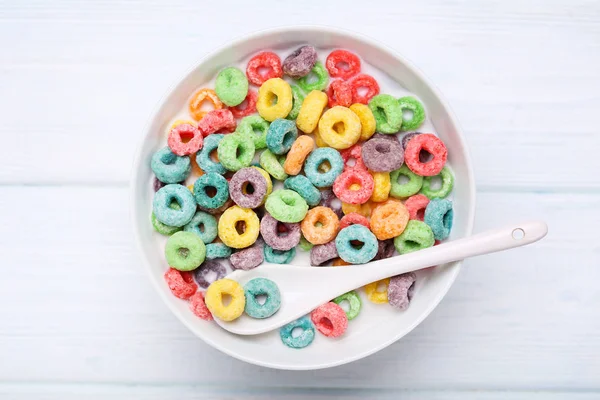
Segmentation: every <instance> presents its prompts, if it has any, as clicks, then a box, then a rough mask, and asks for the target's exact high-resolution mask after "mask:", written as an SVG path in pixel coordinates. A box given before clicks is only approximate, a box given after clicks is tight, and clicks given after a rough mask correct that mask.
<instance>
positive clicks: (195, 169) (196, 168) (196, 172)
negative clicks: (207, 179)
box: [190, 153, 204, 176]
mask: <svg viewBox="0 0 600 400" xmlns="http://www.w3.org/2000/svg"><path fill="white" fill-rule="evenodd" d="M196 154H198V153H192V154H190V163H191V164H192V173H193V174H194V175H197V176H202V175H204V171H202V169H200V167H199V166H198V163H197V162H196Z"/></svg>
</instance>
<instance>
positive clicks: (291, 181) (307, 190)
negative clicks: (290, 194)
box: [283, 175, 321, 206]
mask: <svg viewBox="0 0 600 400" xmlns="http://www.w3.org/2000/svg"><path fill="white" fill-rule="evenodd" d="M283 187H284V188H286V189H290V190H293V191H294V192H296V193H298V194H299V195H300V196H302V198H303V199H304V200H306V204H308V205H309V206H316V205H317V204H319V202H320V201H321V192H320V191H319V189H317V188H316V187H314V185H313V184H312V183H311V182H310V181H309V180H308V178H307V177H306V176H304V175H296V176H292V177H291V178H287V179H286V180H285V181H284V182H283Z"/></svg>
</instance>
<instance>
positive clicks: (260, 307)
mask: <svg viewBox="0 0 600 400" xmlns="http://www.w3.org/2000/svg"><path fill="white" fill-rule="evenodd" d="M244 293H245V295H246V307H245V309H244V311H245V312H246V314H248V316H249V317H252V318H268V317H270V316H271V315H273V314H275V313H276V312H277V311H278V310H279V308H280V307H281V293H279V288H278V287H277V284H276V283H275V282H273V281H272V280H270V279H266V278H254V279H251V280H250V281H248V283H246V284H245V285H244ZM258 296H265V297H266V300H265V302H264V303H262V304H261V303H259V302H258V300H257V297H258Z"/></svg>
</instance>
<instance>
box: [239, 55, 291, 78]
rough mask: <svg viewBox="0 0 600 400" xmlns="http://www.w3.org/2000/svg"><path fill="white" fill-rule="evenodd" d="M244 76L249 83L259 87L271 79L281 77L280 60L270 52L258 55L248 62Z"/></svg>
mask: <svg viewBox="0 0 600 400" xmlns="http://www.w3.org/2000/svg"><path fill="white" fill-rule="evenodd" d="M246 76H247V77H248V80H249V81H250V83H252V84H254V85H256V86H260V85H262V84H263V83H265V81H267V80H268V79H271V78H281V77H283V70H282V69H281V59H280V58H279V56H278V55H277V54H275V53H273V52H270V51H263V52H262V53H258V54H257V55H255V56H254V57H252V58H251V59H250V61H248V66H247V67H246Z"/></svg>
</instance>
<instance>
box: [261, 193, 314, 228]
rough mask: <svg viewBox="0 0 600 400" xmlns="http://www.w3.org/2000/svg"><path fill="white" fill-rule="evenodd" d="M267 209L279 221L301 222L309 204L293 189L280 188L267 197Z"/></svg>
mask: <svg viewBox="0 0 600 400" xmlns="http://www.w3.org/2000/svg"><path fill="white" fill-rule="evenodd" d="M265 209H266V210H267V212H268V213H269V214H271V216H272V217H273V218H275V219H276V220H277V221H281V222H300V221H302V220H303V219H304V217H305V216H306V212H307V211H308V204H306V200H304V199H303V198H302V196H300V195H299V194H298V193H296V192H294V191H293V190H289V189H280V190H276V191H274V192H273V193H271V194H270V195H269V197H267V201H266V202H265Z"/></svg>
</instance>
